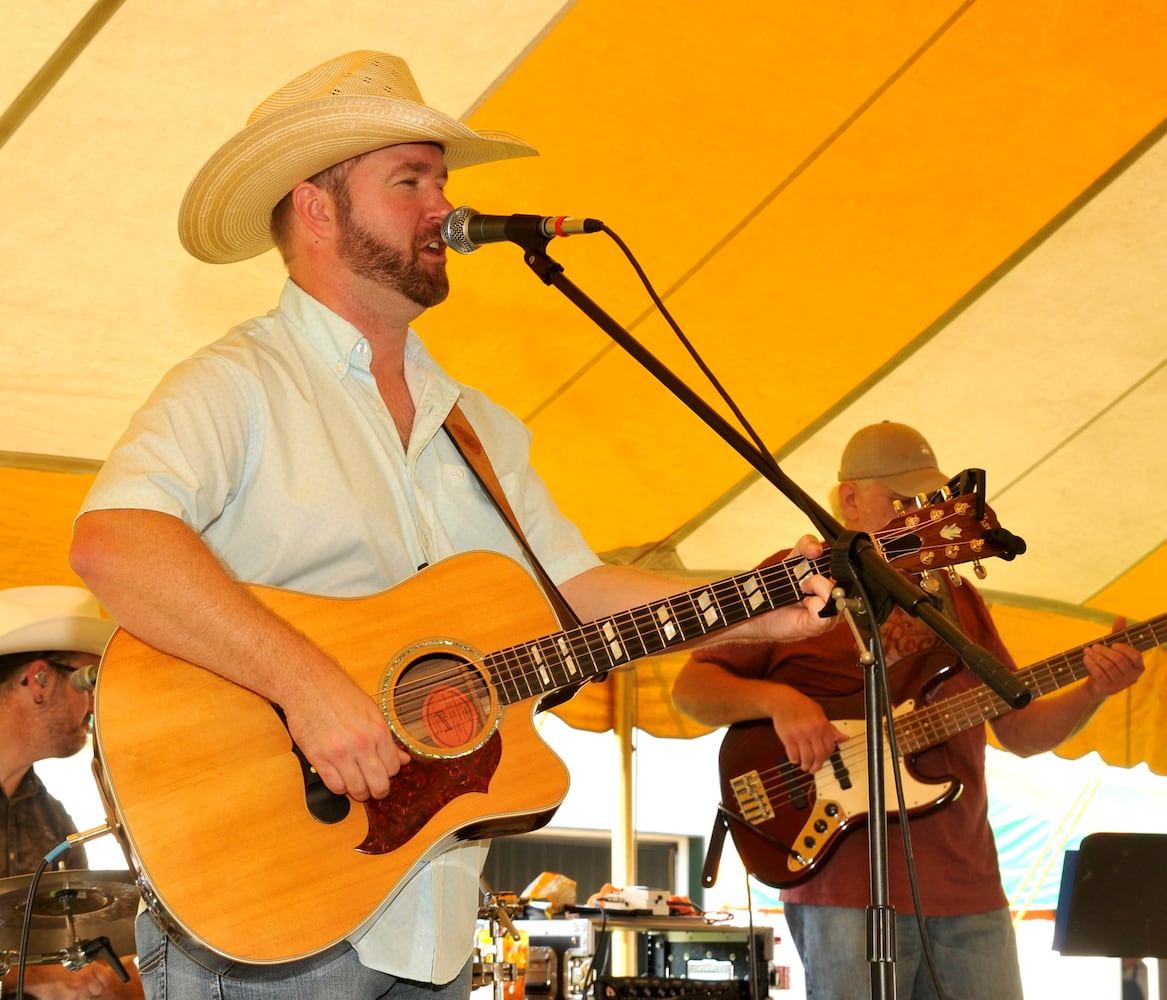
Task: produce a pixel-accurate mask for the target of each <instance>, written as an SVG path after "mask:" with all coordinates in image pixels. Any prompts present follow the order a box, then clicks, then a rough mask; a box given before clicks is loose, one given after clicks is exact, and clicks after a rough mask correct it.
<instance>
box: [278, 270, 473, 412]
mask: <svg viewBox="0 0 1167 1000" xmlns="http://www.w3.org/2000/svg"><path fill="white" fill-rule="evenodd" d="M279 311H280V312H281V313H283V314H284V315H286V316H287V317H288V318H289V319H290V320H291V322H292V323H293V325H294V326H295V327H296V329H297V331H298V332H299V333H300V334H301V336H303V337H304V339H305V340H306V341H307V342H308V343H309V344H311V345H312V348H313V349H314V350H315V351H316V352H317V353H318V354H319V355H320V357H321V358H323V360H324V362H325V364H327V365H328V367H329V369H330V370H331V371H332V372H333V373H334V374H335V375H336V377H337V379H343V378H344V377H345V376H346V375H348V374H349V373H350V371H352V370H354V369H355V370H357V371H361V372H364V373H366V374H367V373H368V372H369V371H370V365H371V364H372V360H373V352H372V350H371V348H370V346H369V341H368V339H367V338H366V337H365V336H364V334H362V333H361V332H360V330H358V329H357V328H356V327H355V326H353V325H352V324H351V323H350V322H349V321H348V320H346V319H343V318H341V317H340V316H338V315H337V314H336V313H334V312H333V311H332V310H331V309H329V308H328V307H327V306H326V305H324V304H323V303H322V302H319V301H317V300H316V299H315V298H313V297H312V296H311V295H309V294H308V293H307V292H306V291H304V289H302V288H301V287H300V286H299V285H297V284H296V283H295V282H294V281H293V280H292V279H291V278H289V279H288V280H287V282H286V283H285V284H284V289H283V291H282V292H281V293H280V305H279ZM405 363H406V367H407V369H408V368H409V367H410V366H411V365H415V366H417V367H418V368H420V369H424V373H420V372H419V373H417V374H418V375H419V376H420V379H418V380H419V381H426V382H429V384H430V385H431V386H432V387H433V388H434V389H435V390H437V392H438V394H439V399H441V400H443V401H444V402H445V408H446V409H448V408H449V406H450V405H453V402H454V400H456V399H457V398H458V396H459V395H460V394H461V388H462V387H461V386H460V385H459V384H458V383H457V382H456V381H455V380H454V379H452V378H450V376H449V375H448V374H447V373H446V371H445V370H444V369H443V368H442V366H441V365H439V364H438V363H437V361H436V360H434V357H433V355H432V354H430V352H429V350H428V349H427V348H426V346H425V344H423V343H422V341H421V338H420V337H419V336H418V335H417V333H416V332H415V331H414V329H413V328H412V327H410V328H409V332H408V334H407V335H406V340H405ZM412 380H413V378H412V377H411V381H412Z"/></svg>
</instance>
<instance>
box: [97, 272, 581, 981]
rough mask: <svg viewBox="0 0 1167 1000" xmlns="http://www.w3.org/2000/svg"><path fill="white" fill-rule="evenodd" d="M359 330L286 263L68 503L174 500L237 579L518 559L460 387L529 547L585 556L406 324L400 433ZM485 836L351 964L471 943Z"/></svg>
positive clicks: (396, 913) (469, 396)
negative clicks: (268, 291) (464, 451)
mask: <svg viewBox="0 0 1167 1000" xmlns="http://www.w3.org/2000/svg"><path fill="white" fill-rule="evenodd" d="M371 360H372V351H371V349H370V345H369V342H368V341H367V340H366V339H365V338H364V337H363V336H362V335H361V333H360V332H359V331H358V330H357V329H356V328H355V327H353V326H352V325H351V324H349V323H348V322H346V321H345V320H343V319H341V318H340V317H339V316H337V315H336V314H335V313H333V312H332V311H330V310H329V309H327V308H326V307H325V306H323V305H322V304H321V303H319V302H317V301H316V300H315V299H313V298H312V297H311V296H309V295H308V294H306V293H305V292H303V291H302V290H301V289H300V288H298V287H297V286H296V285H295V284H294V283H293V282H291V281H289V282H288V283H287V284H286V285H285V287H284V290H283V293H282V294H281V296H280V302H279V306H278V308H277V309H275V310H274V311H273V312H271V313H269V314H268V315H266V316H262V317H259V318H256V319H253V320H250V321H248V322H246V323H243V324H241V325H240V326H237V327H235V328H234V329H233V330H231V331H230V332H229V333H228V334H227V336H226V337H224V338H223V339H222V340H220V341H218V342H217V343H215V344H212V345H210V346H209V347H207V348H204V349H203V350H201V351H199V352H198V353H197V354H195V355H194V356H193V357H191V358H189V359H188V360H186V361H184V362H182V363H180V364H179V365H177V366H176V367H175V368H174V369H172V370H171V371H170V372H169V373H168V374H167V375H166V376H165V378H164V379H163V380H162V382H161V383H160V384H159V386H158V387H157V388H156V389H155V390H154V392H153V393H152V394H151V396H150V398H149V399H148V400H147V402H146V403H145V404H144V405H143V407H142V408H141V409H140V410H139V411H138V412H137V413H136V414H135V415H134V417H133V420H132V421H131V423H130V426H129V428H128V429H127V431H126V433H125V434H124V435H123V436H122V438H121V439H120V440H119V441H118V443H117V444H116V445H115V447H114V449H113V452H112V453H111V455H110V457H109V459H108V461H107V462H106V463H105V465H104V466H103V468H102V470H101V472H100V473H99V474H98V476H97V479H96V481H95V483H94V486H93V488H92V490H91V491H90V493H89V496H88V497H87V498H86V500H85V503H84V505H83V508H82V510H83V511H89V510H98V509H113V508H134V509H147V510H156V511H161V512H163V513H167V514H172V515H174V516H175V517H178V518H181V519H182V520H183V521H185V522H186V523H187V524H189V525H190V526H191V527H192V528H194V529H195V531H197V532H198V533H199V534H200V536H201V537H202V538H203V540H204V541H205V542H206V544H207V545H208V546H209V547H210V548H211V550H212V551H213V552H214V553H215V554H216V556H217V557H218V558H219V559H220V560H221V561H222V562H223V564H224V565H225V566H226V567H227V568H228V569H229V570H230V572H231V573H232V574H233V575H235V576H236V577H237V578H238V579H240V580H244V581H246V582H249V583H257V584H265V585H269V586H277V587H286V588H290V589H293V590H298V591H302V592H305V593H312V594H319V595H324V596H330V597H363V596H366V595H369V594H373V593H377V592H379V591H382V590H384V589H386V588H387V587H390V586H392V585H394V584H397V583H400V582H401V581H403V580H405V579H406V578H408V577H409V576H411V575H412V574H413V573H415V572H417V570H418V568H419V567H421V566H423V565H426V564H429V563H434V562H437V561H438V560H440V559H443V558H446V557H448V556H451V555H454V554H456V553H459V552H464V551H467V550H470V549H488V550H492V551H497V552H501V553H504V554H506V555H509V556H512V557H513V558H515V559H517V560H519V561H520V562H523V563H525V562H526V560H525V558H524V556H523V554H522V551H521V548H520V546H519V545H518V543H517V542H516V541H515V539H514V537H513V535H512V533H511V531H510V529H509V528H508V527H507V525H506V523H505V521H504V520H503V519H502V517H501V516H500V515H499V514H498V512H497V511H496V510H495V509H494V507H493V506H492V504H491V501H490V499H489V497H488V496H487V494H486V492H485V491H484V489H483V488H482V487H481V485H480V484H479V483H478V480H477V478H476V477H475V476H474V473H473V472H472V471H471V470H470V469H469V468H468V466H467V465H466V464H465V462H464V461H463V459H462V457H461V456H460V455H459V454H458V452H457V450H456V449H455V447H454V445H453V443H452V442H451V440H450V439H449V436H448V434H446V433H443V432H442V422H443V421H444V419H445V418H446V415H447V414H448V413H449V411H450V408H451V407H452V406H453V404H454V403H455V402H458V403H459V405H460V407H461V408H462V410H463V412H464V413H465V415H466V417H467V419H468V420H469V421H470V423H471V425H472V426H473V427H474V429H475V431H476V432H477V433H478V436H479V438H480V439H481V441H482V443H483V445H484V447H485V448H486V451H487V453H488V454H489V456H490V461H491V464H492V466H493V467H494V470H495V473H496V475H497V476H498V479H499V481H500V483H501V484H502V487H503V490H504V492H505V493H506V495H507V499H508V500H509V501H510V504H511V506H512V508H513V509H514V511H515V512H516V514H517V516H518V517H519V519H520V521H521V522H522V526H523V531H524V533H525V535H526V537H527V540H528V541H529V543H530V544H531V547H532V548H533V549H534V551H535V552H536V553H537V554H538V556H539V559H540V561H541V562H542V563H543V565H544V567H545V568H546V570H547V572H548V573H549V574H550V576H551V577H552V579H553V580H555V581H556V582H557V583H560V582H562V581H564V580H567V579H570V578H571V577H573V576H575V575H576V574H578V573H581V572H583V571H585V570H588V569H591V568H592V567H594V566H597V565H599V560H598V559H597V557H596V556H595V554H594V553H593V552H592V551H591V549H589V548H588V546H587V545H586V544H585V542H584V540H583V538H582V536H581V535H580V533H579V531H578V530H577V529H576V527H575V526H574V525H573V524H572V523H571V522H570V521H569V520H568V519H567V518H565V517H564V516H563V515H562V513H561V512H560V511H559V509H558V508H557V507H556V505H555V503H554V502H553V501H552V499H551V497H550V495H549V493H548V492H547V489H546V487H545V486H544V484H543V482H542V480H541V479H540V478H539V476H538V475H537V474H536V472H535V471H534V469H533V468H532V467H531V465H530V434H529V432H528V430H527V428H526V427H525V426H524V425H523V423H522V422H521V421H520V420H519V419H518V418H517V417H515V416H514V415H513V414H511V413H509V412H507V411H506V410H504V409H502V408H501V407H499V406H497V405H495V404H494V403H492V402H491V401H490V400H489V399H487V397H485V396H484V395H483V394H482V393H480V392H478V391H476V390H474V389H471V388H469V387H467V386H465V385H462V384H460V383H458V382H456V381H454V380H453V379H451V378H450V377H449V376H448V375H447V374H446V373H445V372H444V371H443V370H442V369H441V368H440V367H439V365H438V364H437V363H436V362H435V361H434V359H433V358H432V357H431V356H430V354H429V353H428V352H427V351H426V349H425V347H424V346H423V345H422V343H421V341H420V340H419V339H418V338H417V336H416V335H415V334H414V333H413V332H412V331H411V332H410V334H409V338H408V341H407V345H406V361H405V374H406V380H407V383H408V385H409V389H410V392H411V394H412V396H413V399H414V402H415V405H416V416H415V420H414V426H413V432H412V435H411V437H410V440H409V446H408V448H405V447H403V446H402V443H401V439H400V436H399V434H398V432H397V429H396V426H395V424H394V422H393V419H392V417H391V415H390V413H389V411H388V409H387V407H386V406H385V404H384V402H383V400H382V399H381V396H380V394H379V392H378V390H377V386H376V383H375V380H374V378H373V375H372V372H371V371H370V363H371ZM484 859H485V845H482V844H477V843H475V844H465V845H459V846H458V847H456V848H454V849H453V850H451V851H448V852H447V853H445V854H443V855H441V856H440V857H438V858H437V859H436V860H435V861H434V862H432V863H431V864H429V865H427V866H426V867H425V868H423V869H422V871H421V872H419V873H418V874H417V875H416V876H415V877H414V878H412V879H411V880H410V881H409V882H408V883H407V884H406V885H405V886H404V887H403V888H402V890H401V892H400V893H399V894H398V896H397V897H396V898H395V899H394V901H393V903H392V905H391V906H390V907H389V908H388V909H387V910H386V911H385V913H384V914H383V915H382V916H381V917H380V918H379V919H378V920H377V921H376V922H375V923H374V924H373V925H372V927H371V928H369V929H368V930H367V931H366V932H364V933H363V934H362V936H361V937H360V938H359V939H356V940H354V941H353V944H354V946H355V947H356V949H357V951H358V953H359V954H360V956H361V960H362V962H364V964H366V965H368V966H370V967H373V968H377V969H381V970H382V971H385V972H389V973H391V974H393V975H396V976H399V977H402V978H407V979H413V980H418V981H422V982H438V983H442V982H447V981H449V980H450V979H451V978H453V976H454V975H456V974H457V972H458V971H459V970H460V969H461V968H462V966H463V964H464V963H465V960H466V958H467V956H468V955H469V953H470V948H471V946H472V944H473V941H472V934H471V930H472V928H473V925H474V917H475V915H476V913H477V900H478V876H479V873H480V871H481V866H482V862H483V860H484Z"/></svg>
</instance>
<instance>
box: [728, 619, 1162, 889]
mask: <svg viewBox="0 0 1167 1000" xmlns="http://www.w3.org/2000/svg"><path fill="white" fill-rule="evenodd" d="M1099 642H1105V643H1107V644H1109V643H1113V642H1121V643H1127V644H1128V645H1131V646H1134V647H1135V648H1136V649H1138V650H1144V651H1145V650H1148V649H1151V648H1153V647H1155V646H1160V645H1163V644H1164V643H1167V615H1160V616H1159V617H1157V618H1152V619H1150V620H1148V621H1145V622H1142V623H1141V624H1138V625H1132V626H1131V627H1130V628H1128V629H1125V630H1123V631H1121V632H1115V633H1112V634H1110V635H1108V636H1105V637H1103V638H1101V639H1097V640H1095V641H1094V642H1089V643H1084V644H1083V645H1081V646H1076V647H1075V648H1073V649H1070V650H1067V651H1066V652H1064V653H1059V654H1058V655H1057V656H1052V657H1050V658H1049V659H1046V660H1042V661H1040V662H1039V663H1035V664H1032V665H1031V666H1029V667H1025V668H1024V669H1022V670H1019V671H1018V672H1017V675H1016V676H1017V678H1018V680H1020V681H1021V683H1022V684H1023V685H1024V686H1025V687H1026V689H1027V690H1029V691H1031V692H1032V693H1033V695H1034V697H1040V696H1041V695H1045V694H1049V693H1050V692H1052V691H1056V690H1058V689H1059V688H1061V687H1064V686H1065V685H1067V684H1071V683H1073V682H1074V681H1077V680H1081V679H1082V678H1084V677H1086V676H1087V670H1086V667H1085V660H1084V657H1085V652H1086V649H1087V647H1088V646H1092V645H1095V644H1096V643H1099ZM960 665H961V664H960V661H959V659H957V658H956V656H955V654H954V653H953V652H952V650H950V649H947V648H940V649H928V650H923V651H922V652H919V653H913V654H911V655H910V656H906V657H904V659H902V660H900V661H899V662H898V663H896V664H895V665H894V666H893V667H892V668H891V670H890V671H888V686H889V688H890V690H891V697H892V704H893V705H894V708H893V710H892V718H893V720H894V724H895V731H896V744H897V747H898V749H899V752H900V753H899V759H898V760H894V761H893V760H892V755H891V750H890V747H889V743H888V740H887V738H886V734H885V738H884V741H883V748H884V788H885V799H886V801H887V808H888V813H889V815H891V814H893V813H898V811H899V806H898V802H897V799H896V791H895V785H894V782H895V772H894V770H893V769H898V771H899V774H900V777H901V783H902V786H903V791H904V805H905V807H906V808H907V811H908V815H909V816H911V815H913V814H916V813H923V812H928V811H930V810H932V809H937V808H939V807H941V806H943V805H946V804H947V803H949V802H951V801H952V800H953V799H955V798H956V796H957V795H958V794H959V793H960V790H961V785H960V782H959V780H957V779H956V778H955V777H953V776H951V775H950V776H946V777H923V776H922V775H920V774H919V773H918V772H917V770H916V769H915V763H916V761H917V759H918V757H919V755H920V754H922V753H923V752H924V751H925V750H928V749H930V748H932V747H938V746H940V745H942V744H943V743H944V742H945V741H947V740H949V739H951V738H952V737H953V736H955V735H956V734H957V733H962V732H964V731H965V730H966V729H971V728H972V727H973V726H979V725H982V724H983V723H985V722H988V721H989V720H991V719H995V718H997V717H998V716H1001V715H1004V714H1006V713H1007V712H1009V711H1011V709H1010V707H1009V706H1008V705H1007V704H1006V702H1005V701H1004V700H1003V699H1001V698H1000V697H999V696H998V695H997V694H995V693H994V692H993V691H992V689H990V688H989V687H987V686H986V685H984V684H978V685H977V686H976V687H972V688H969V689H968V690H966V691H962V692H961V693H960V694H955V695H952V696H950V697H948V698H941V699H938V700H937V701H934V702H930V701H929V697H928V696H929V692H931V691H932V690H933V689H934V688H935V687H937V686H938V685H939V684H940V683H941V682H942V681H943V680H944V679H945V678H946V677H948V676H951V674H953V673H954V672H955V671H957V670H958V669H960ZM820 704H822V706H823V709H824V711H825V712H826V714H827V717H828V718H829V719H831V720H832V721H833V722H834V724H835V725H836V726H838V727H839V729H841V730H842V731H843V732H845V733H847V734H848V739H847V740H845V741H844V742H842V743H840V744H839V746H838V747H837V748H836V750H835V752H834V754H832V755H831V757H830V759H829V760H828V762H827V763H826V764H824V765H823V766H822V767H821V768H819V770H818V771H817V772H816V773H814V774H807V773H806V772H805V771H802V770H800V769H799V768H796V767H794V766H793V765H792V764H791V763H790V762H789V760H788V759H787V757H786V754H785V752H784V750H783V749H782V743H781V741H780V740H779V739H778V735H777V733H775V731H774V726H773V724H772V723H771V722H770V720H769V719H758V720H752V721H749V722H740V723H735V724H734V725H732V726H730V727H729V729H728V731H727V732H726V734H725V737H724V739H723V740H722V744H721V752H720V757H719V762H718V770H719V774H720V779H721V795H722V808H723V810H724V814H725V815H726V816H727V817H728V819H729V830H730V834H731V836H732V837H733V842H734V846H735V847H736V848H737V851H738V855H739V856H740V857H741V859H742V864H743V865H744V866H745V868H746V871H748V872H749V873H750V874H751V875H753V876H755V877H756V878H758V879H760V880H761V881H762V882H765V883H766V884H767V885H771V886H774V887H775V888H784V887H786V886H791V885H796V884H797V883H799V882H801V881H803V880H804V879H807V878H809V877H810V876H811V875H812V874H814V872H816V871H817V870H818V869H819V868H820V867H822V865H823V864H824V862H826V860H827V859H828V858H829V857H830V854H831V852H832V850H833V849H834V848H835V847H836V846H837V845H838V844H839V842H840V841H841V839H842V838H843V836H844V835H845V834H847V833H848V832H850V831H851V830H854V829H856V828H857V827H858V826H859V825H860V824H862V823H863V822H864V821H865V820H866V819H867V814H868V795H867V792H868V788H867V780H868V775H867V760H868V757H867V739H866V736H865V734H866V731H867V730H866V723H865V721H864V711H863V695H862V693H859V694H857V695H854V696H850V697H845V698H834V699H825V700H823V701H821V702H820Z"/></svg>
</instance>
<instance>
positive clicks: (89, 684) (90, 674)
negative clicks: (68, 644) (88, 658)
mask: <svg viewBox="0 0 1167 1000" xmlns="http://www.w3.org/2000/svg"><path fill="white" fill-rule="evenodd" d="M100 666H101V664H100V663H91V664H90V665H89V666H87V667H78V668H77V669H76V670H74V671H73V673H72V674H70V675H69V683H70V684H72V685H73V687H74V688H76V689H77V690H78V691H92V690H93V689H94V688H95V687H97V668H98V667H100Z"/></svg>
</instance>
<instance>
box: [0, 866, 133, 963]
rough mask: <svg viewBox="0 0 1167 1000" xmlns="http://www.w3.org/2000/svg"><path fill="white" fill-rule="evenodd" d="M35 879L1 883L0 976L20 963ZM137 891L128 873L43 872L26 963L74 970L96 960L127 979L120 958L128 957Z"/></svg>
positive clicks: (23, 877) (21, 877)
mask: <svg viewBox="0 0 1167 1000" xmlns="http://www.w3.org/2000/svg"><path fill="white" fill-rule="evenodd" d="M33 878H34V876H33V875H15V876H12V877H11V878H5V879H0V974H5V973H7V972H8V970H9V969H11V968H13V967H15V966H16V965H17V963H18V962H19V961H20V939H21V932H22V930H23V927H24V920H25V916H26V915H28V910H29V905H28V891H29V887H30V886H31V884H32V880H33ZM138 898H139V894H138V887H137V886H136V885H135V884H134V881H133V878H132V876H131V875H130V873H129V872H119V871H87V870H84V869H66V870H62V871H48V872H44V873H43V874H42V875H41V876H40V879H39V882H38V885H37V890H36V895H35V896H34V897H33V903H32V912H31V915H30V930H29V939H28V948H27V954H26V956H25V960H24V964H25V965H26V966H28V965H56V964H60V965H64V966H65V968H67V969H69V970H70V971H74V972H75V971H76V970H77V969H80V968H82V967H83V966H85V965H88V964H89V963H90V962H92V961H94V960H97V959H100V960H101V961H104V962H106V963H107V964H108V965H109V966H110V967H111V968H112V969H113V970H114V972H115V973H117V975H118V977H119V978H120V979H121V980H122V981H123V982H127V981H128V980H129V978H130V977H129V975H128V974H127V972H126V970H125V967H124V966H123V965H122V963H121V961H120V959H119V958H118V956H119V955H132V954H133V953H134V952H135V951H136V945H135V943H134V917H135V915H136V914H137V910H138Z"/></svg>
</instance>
